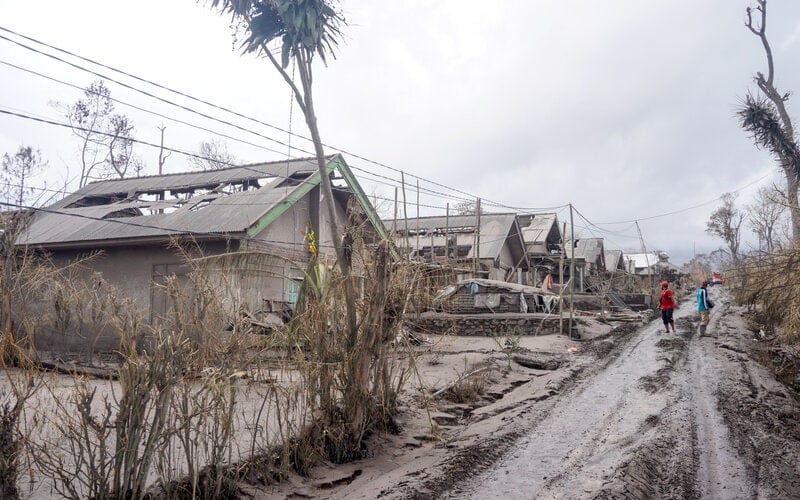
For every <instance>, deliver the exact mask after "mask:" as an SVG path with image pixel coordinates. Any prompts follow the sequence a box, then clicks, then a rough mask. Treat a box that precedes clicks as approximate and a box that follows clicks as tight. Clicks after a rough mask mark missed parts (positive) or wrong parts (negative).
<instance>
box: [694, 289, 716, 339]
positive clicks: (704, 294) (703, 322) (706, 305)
mask: <svg viewBox="0 0 800 500" xmlns="http://www.w3.org/2000/svg"><path fill="white" fill-rule="evenodd" d="M707 287H708V281H703V282H702V283H700V288H698V289H697V312H699V313H700V336H701V337H702V336H703V335H705V334H706V328H707V327H708V321H709V319H710V316H711V308H712V307H714V303H713V302H712V301H711V297H709V296H708V290H707Z"/></svg>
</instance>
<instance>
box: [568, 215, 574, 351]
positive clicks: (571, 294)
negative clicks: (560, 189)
mask: <svg viewBox="0 0 800 500" xmlns="http://www.w3.org/2000/svg"><path fill="white" fill-rule="evenodd" d="M569 232H570V236H569V239H570V242H569V246H570V248H571V249H572V253H571V256H570V259H569V260H570V262H569V281H570V287H569V338H572V317H573V316H574V315H575V224H574V221H573V219H572V203H570V204H569Z"/></svg>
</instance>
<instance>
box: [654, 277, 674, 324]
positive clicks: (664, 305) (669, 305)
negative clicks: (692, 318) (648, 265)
mask: <svg viewBox="0 0 800 500" xmlns="http://www.w3.org/2000/svg"><path fill="white" fill-rule="evenodd" d="M658 308H659V309H661V320H662V321H663V322H664V329H665V330H666V333H669V327H670V326H671V327H672V331H673V332H674V331H675V321H674V320H673V319H672V313H673V312H674V311H675V296H674V295H673V293H672V290H670V289H669V282H667V281H662V282H661V302H659V304H658Z"/></svg>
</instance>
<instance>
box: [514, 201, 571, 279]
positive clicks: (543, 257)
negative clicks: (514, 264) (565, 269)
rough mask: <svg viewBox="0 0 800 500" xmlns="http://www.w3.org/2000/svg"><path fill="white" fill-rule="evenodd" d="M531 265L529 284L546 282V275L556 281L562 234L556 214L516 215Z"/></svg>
mask: <svg viewBox="0 0 800 500" xmlns="http://www.w3.org/2000/svg"><path fill="white" fill-rule="evenodd" d="M517 222H518V223H519V225H520V228H522V236H523V239H524V240H525V249H526V251H527V254H528V262H529V264H530V267H531V284H533V285H540V284H543V283H544V284H545V288H546V287H547V284H546V283H545V280H546V279H547V276H548V275H550V278H551V279H553V280H555V281H557V280H558V276H559V265H560V261H561V249H562V244H563V235H562V234H561V228H560V227H559V224H558V216H557V215H556V214H552V213H545V214H522V215H517Z"/></svg>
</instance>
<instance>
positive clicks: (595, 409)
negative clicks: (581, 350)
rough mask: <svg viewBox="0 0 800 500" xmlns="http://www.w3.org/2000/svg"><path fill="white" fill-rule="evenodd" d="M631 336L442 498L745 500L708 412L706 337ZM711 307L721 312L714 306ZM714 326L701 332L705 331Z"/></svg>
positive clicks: (712, 396) (713, 390)
mask: <svg viewBox="0 0 800 500" xmlns="http://www.w3.org/2000/svg"><path fill="white" fill-rule="evenodd" d="M686 309H687V310H681V311H680V314H679V315H676V319H677V320H678V322H679V326H680V329H681V332H680V333H679V334H678V335H666V334H662V333H656V332H658V331H659V330H660V328H661V325H660V322H658V321H655V322H653V323H651V324H650V325H648V326H646V327H644V328H643V329H642V330H641V331H640V332H638V333H637V335H636V336H635V338H634V339H632V341H631V342H630V344H629V345H628V346H627V347H625V348H624V349H622V352H621V353H620V355H619V356H617V358H615V360H614V362H613V363H610V364H609V366H608V367H607V368H605V369H604V370H602V371H601V372H599V373H597V374H595V375H594V376H593V378H591V379H589V380H586V381H584V383H582V384H581V385H580V386H578V387H576V388H575V389H574V390H572V391H570V392H568V393H564V394H562V397H561V398H560V399H559V400H558V401H557V402H556V403H555V406H554V408H553V410H552V411H551V413H550V414H549V415H548V417H547V418H546V419H544V420H542V421H541V422H539V423H538V424H537V425H536V426H535V427H534V428H533V430H532V431H531V432H530V433H529V434H528V435H526V436H524V437H523V438H522V439H521V440H520V441H519V443H518V446H517V447H516V448H514V449H512V451H511V453H510V454H509V455H508V456H506V457H505V458H504V459H502V460H501V461H500V462H499V464H498V465H497V466H496V467H495V468H493V469H492V470H490V471H488V472H486V473H483V474H481V475H480V476H478V477H477V478H475V479H473V480H472V481H471V482H470V483H469V484H468V485H466V486H465V487H462V488H459V490H458V491H456V490H454V491H452V492H451V494H452V495H453V496H458V497H463V496H468V497H470V498H502V497H526V498H637V499H646V498H654V497H656V498H688V499H695V498H748V497H753V495H754V493H755V488H754V486H753V484H754V482H753V479H752V474H751V473H749V472H748V470H747V468H746V467H745V466H744V465H742V461H741V460H740V458H739V455H738V453H737V452H736V450H735V449H734V448H733V446H732V445H731V444H730V439H729V436H728V430H727V427H726V425H725V422H724V420H723V418H722V416H721V413H720V411H719V410H718V404H717V385H718V378H719V375H718V372H719V367H718V366H717V362H716V359H717V358H715V357H714V352H713V351H714V350H715V347H714V344H713V342H712V341H711V339H707V338H696V337H694V326H695V325H694V323H693V321H692V320H690V319H688V318H687V317H688V316H693V311H690V310H689V309H690V308H686ZM720 309H721V308H720ZM714 326H715V325H714V323H713V322H712V325H710V328H714Z"/></svg>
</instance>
